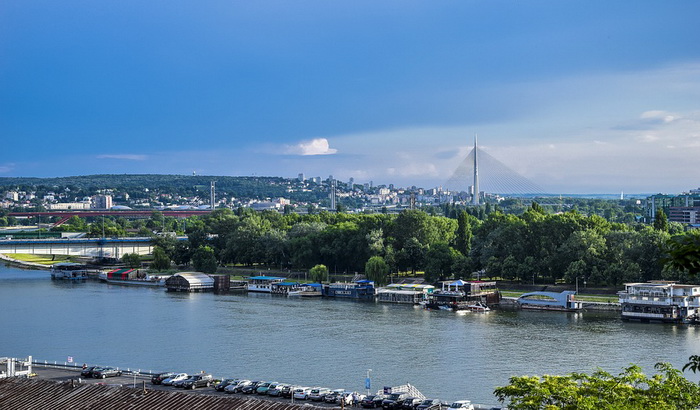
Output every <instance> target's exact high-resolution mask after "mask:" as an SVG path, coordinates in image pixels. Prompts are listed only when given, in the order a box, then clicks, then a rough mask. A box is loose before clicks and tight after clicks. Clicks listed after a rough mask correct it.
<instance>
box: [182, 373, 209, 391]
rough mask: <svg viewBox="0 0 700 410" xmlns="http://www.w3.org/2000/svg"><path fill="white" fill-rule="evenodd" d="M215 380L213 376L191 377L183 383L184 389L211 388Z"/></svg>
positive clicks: (199, 375) (200, 375) (197, 375)
mask: <svg viewBox="0 0 700 410" xmlns="http://www.w3.org/2000/svg"><path fill="white" fill-rule="evenodd" d="M213 380H214V377H212V375H211V374H204V373H200V374H195V375H194V376H192V377H190V378H189V379H187V380H185V381H184V382H183V383H182V387H183V388H185V389H192V390H194V389H196V388H197V387H209V386H211V383H212V381H213Z"/></svg>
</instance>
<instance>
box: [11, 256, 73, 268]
mask: <svg viewBox="0 0 700 410" xmlns="http://www.w3.org/2000/svg"><path fill="white" fill-rule="evenodd" d="M6 255H7V256H8V257H10V258H13V259H17V260H18V261H23V262H32V263H38V264H40V265H47V266H48V265H53V264H54V263H60V262H73V260H72V259H71V257H70V256H65V255H55V257H54V255H34V254H31V253H7V254H6Z"/></svg>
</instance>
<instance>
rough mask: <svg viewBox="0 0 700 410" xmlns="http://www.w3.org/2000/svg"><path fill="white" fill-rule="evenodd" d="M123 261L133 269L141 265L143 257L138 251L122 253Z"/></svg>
mask: <svg viewBox="0 0 700 410" xmlns="http://www.w3.org/2000/svg"><path fill="white" fill-rule="evenodd" d="M122 262H123V263H124V265H126V266H127V267H129V268H132V269H134V268H140V267H141V257H140V256H139V255H138V254H137V253H125V254H124V255H122Z"/></svg>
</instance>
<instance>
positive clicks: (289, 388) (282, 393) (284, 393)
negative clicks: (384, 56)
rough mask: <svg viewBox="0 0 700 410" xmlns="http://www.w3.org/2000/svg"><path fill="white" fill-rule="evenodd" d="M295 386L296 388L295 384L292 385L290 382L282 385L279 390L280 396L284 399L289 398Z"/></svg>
mask: <svg viewBox="0 0 700 410" xmlns="http://www.w3.org/2000/svg"><path fill="white" fill-rule="evenodd" d="M296 388H297V386H293V385H291V384H290V385H288V386H284V387H282V389H281V390H280V397H284V398H285V399H289V398H291V397H292V394H294V389H296Z"/></svg>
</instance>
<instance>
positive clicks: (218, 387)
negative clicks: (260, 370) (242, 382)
mask: <svg viewBox="0 0 700 410" xmlns="http://www.w3.org/2000/svg"><path fill="white" fill-rule="evenodd" d="M238 380H239V379H224V380H222V381H220V382H219V383H217V384H216V385H215V386H214V390H216V391H224V389H225V388H226V386H230V385H231V384H232V383H234V382H237V381H238Z"/></svg>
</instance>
